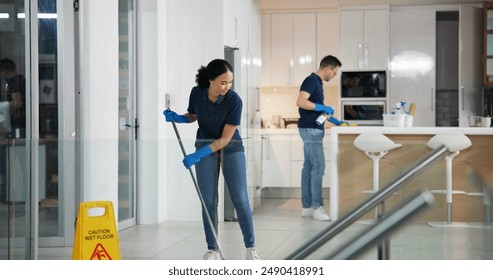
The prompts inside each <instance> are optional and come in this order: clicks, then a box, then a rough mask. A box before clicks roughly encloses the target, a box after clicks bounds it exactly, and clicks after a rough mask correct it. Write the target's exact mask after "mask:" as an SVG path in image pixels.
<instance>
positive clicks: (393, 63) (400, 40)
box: [390, 8, 436, 126]
mask: <svg viewBox="0 0 493 280" xmlns="http://www.w3.org/2000/svg"><path fill="white" fill-rule="evenodd" d="M435 14H436V11H435V10H432V9H428V8H414V9H402V10H393V11H391V13H390V25H391V26H392V28H391V30H390V46H391V47H390V104H395V103H396V102H399V101H406V102H407V104H411V103H416V104H417V105H416V114H415V117H414V120H413V126H435V49H436V47H435V38H436V35H435V33H436V32H435V28H436V19H435V18H436V16H435ZM410 23H412V24H410Z"/></svg>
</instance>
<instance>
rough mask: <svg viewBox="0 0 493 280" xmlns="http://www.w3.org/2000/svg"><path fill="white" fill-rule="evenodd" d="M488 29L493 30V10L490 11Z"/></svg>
mask: <svg viewBox="0 0 493 280" xmlns="http://www.w3.org/2000/svg"><path fill="white" fill-rule="evenodd" d="M486 24H487V26H488V27H487V29H490V30H493V11H488V19H487V22H486Z"/></svg>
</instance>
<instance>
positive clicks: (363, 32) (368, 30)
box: [340, 6, 389, 70]
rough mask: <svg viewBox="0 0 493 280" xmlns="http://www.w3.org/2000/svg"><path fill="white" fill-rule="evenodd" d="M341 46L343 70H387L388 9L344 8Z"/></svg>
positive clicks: (341, 15) (377, 7) (385, 7)
mask: <svg viewBox="0 0 493 280" xmlns="http://www.w3.org/2000/svg"><path fill="white" fill-rule="evenodd" d="M340 43H341V48H340V49H341V62H342V68H343V69H344V70H364V69H368V70H386V69H387V64H388V55H389V7H388V6H371V7H370V6H369V7H345V6H343V7H341V11H340Z"/></svg>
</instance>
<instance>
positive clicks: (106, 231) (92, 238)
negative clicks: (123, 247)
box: [72, 201, 120, 260]
mask: <svg viewBox="0 0 493 280" xmlns="http://www.w3.org/2000/svg"><path fill="white" fill-rule="evenodd" d="M98 208H99V209H98ZM91 209H92V211H93V212H98V211H99V212H100V211H104V213H103V214H102V215H89V212H90V211H91ZM72 259H73V260H119V259H120V245H119V242H118V232H117V230H116V221H115V217H114V212H113V204H112V202H111V201H92V202H82V203H80V206H79V213H78V215H77V223H76V228H75V240H74V249H73V252H72Z"/></svg>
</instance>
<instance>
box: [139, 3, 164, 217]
mask: <svg viewBox="0 0 493 280" xmlns="http://www.w3.org/2000/svg"><path fill="white" fill-rule="evenodd" d="M137 2H138V3H137V7H136V9H137V14H138V15H137V28H138V30H137V35H138V38H137V42H138V46H137V51H138V54H137V64H138V67H137V87H138V88H137V94H138V98H137V99H138V104H137V106H138V109H137V111H138V118H139V123H140V128H139V139H138V143H137V145H138V148H137V149H138V156H139V158H138V159H137V162H138V163H137V166H138V171H137V172H138V180H139V181H138V183H137V185H138V188H139V189H138V191H137V199H138V202H137V205H138V207H139V208H138V209H137V215H138V216H137V223H138V224H154V223H158V222H161V221H164V220H165V219H166V215H167V212H166V209H167V208H166V199H167V196H166V184H165V180H166V176H167V174H166V172H164V171H165V170H166V169H167V168H166V165H167V161H166V160H165V159H166V158H167V155H166V149H165V145H163V142H162V140H161V139H164V138H165V136H166V135H165V128H164V124H163V118H162V114H161V112H162V111H163V107H164V93H165V90H163V87H164V86H165V85H166V83H167V79H166V70H167V68H166V67H165V66H166V44H165V38H166V28H167V22H166V18H167V16H166V11H167V9H166V4H167V2H168V1H157V0H142V1H137Z"/></svg>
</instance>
